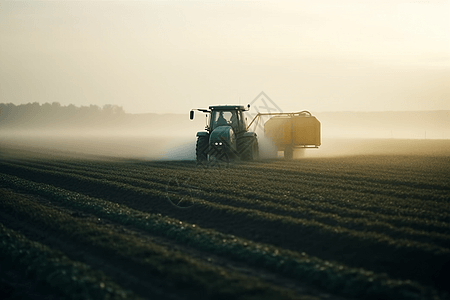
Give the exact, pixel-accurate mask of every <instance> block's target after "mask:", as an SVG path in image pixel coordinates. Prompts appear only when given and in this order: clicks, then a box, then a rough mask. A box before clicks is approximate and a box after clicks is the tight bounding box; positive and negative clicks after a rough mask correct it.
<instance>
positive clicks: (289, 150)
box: [284, 145, 294, 159]
mask: <svg viewBox="0 0 450 300" xmlns="http://www.w3.org/2000/svg"><path fill="white" fill-rule="evenodd" d="M293 158H294V148H293V147H292V146H290V145H289V146H286V148H285V149H284V159H293Z"/></svg>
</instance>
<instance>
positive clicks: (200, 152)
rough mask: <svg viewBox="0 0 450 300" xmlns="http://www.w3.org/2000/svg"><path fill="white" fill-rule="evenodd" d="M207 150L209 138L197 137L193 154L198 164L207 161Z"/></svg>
mask: <svg viewBox="0 0 450 300" xmlns="http://www.w3.org/2000/svg"><path fill="white" fill-rule="evenodd" d="M208 149H209V137H208V136H199V137H197V145H196V147H195V154H196V156H197V161H198V162H203V161H207V160H208Z"/></svg>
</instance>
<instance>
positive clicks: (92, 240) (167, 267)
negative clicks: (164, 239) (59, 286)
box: [0, 191, 296, 299]
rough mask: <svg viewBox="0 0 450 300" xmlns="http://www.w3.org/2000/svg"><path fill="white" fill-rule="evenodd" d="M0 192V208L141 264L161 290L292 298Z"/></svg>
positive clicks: (96, 222) (202, 296) (265, 285)
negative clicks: (162, 287)
mask: <svg viewBox="0 0 450 300" xmlns="http://www.w3.org/2000/svg"><path fill="white" fill-rule="evenodd" d="M0 195H1V196H3V198H4V199H5V200H4V201H2V202H1V203H0V207H1V208H2V211H3V212H6V213H8V214H10V215H12V216H15V217H19V218H23V219H26V220H27V222H31V223H32V224H33V226H36V227H42V228H45V230H46V232H56V233H57V234H59V235H60V236H64V237H65V238H67V239H68V240H66V241H65V242H66V243H67V242H71V243H77V244H79V245H83V248H84V251H88V252H90V253H95V252H97V253H101V255H102V257H107V258H109V257H113V258H114V260H116V259H118V261H120V262H125V265H126V266H127V267H130V266H133V265H135V266H136V267H135V268H136V269H137V268H138V269H141V270H143V272H141V273H143V275H141V276H144V278H145V280H146V281H148V285H151V282H152V281H157V282H158V286H164V285H165V287H166V289H167V291H169V290H170V289H175V290H177V292H180V293H182V294H184V295H186V296H187V295H189V294H191V295H190V296H191V297H195V298H196V299H225V298H226V296H227V295H229V294H232V295H233V297H234V298H235V299H248V298H252V299H253V297H256V298H258V299H275V298H276V299H295V298H296V297H295V296H294V295H293V293H292V292H288V291H287V290H284V289H280V288H278V287H275V286H272V285H271V284H268V283H267V282H263V281H261V280H259V279H257V278H253V277H248V276H243V275H240V274H237V273H235V272H231V271H226V270H225V269H222V268H220V267H217V266H213V265H210V264H205V263H202V262H200V261H198V260H196V259H194V258H192V257H189V256H187V255H185V254H182V253H181V252H177V251H170V250H167V249H166V248H164V247H162V246H159V245H157V244H154V243H152V242H150V241H149V240H143V239H142V237H139V236H134V235H132V234H124V233H121V232H119V231H117V230H116V229H115V228H114V227H111V226H105V224H103V223H102V222H101V219H99V218H96V219H94V220H92V221H91V220H89V219H86V218H77V217H74V216H72V215H71V214H69V213H67V212H64V211H61V210H57V209H55V208H51V207H47V206H44V205H41V204H39V203H37V202H35V201H31V200H28V199H26V198H24V197H21V196H20V195H17V194H13V193H7V192H1V191H0ZM90 201H95V199H90ZM119 209H120V208H119ZM156 296H161V295H156Z"/></svg>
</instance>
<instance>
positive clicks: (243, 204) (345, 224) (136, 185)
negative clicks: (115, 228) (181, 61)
mask: <svg viewBox="0 0 450 300" xmlns="http://www.w3.org/2000/svg"><path fill="white" fill-rule="evenodd" d="M22 168H26V169H28V170H33V171H36V172H40V173H43V174H54V176H59V177H60V178H63V177H69V178H75V177H78V178H81V179H82V180H87V181H88V182H92V181H94V180H96V181H101V182H103V183H105V184H107V185H115V186H121V187H122V189H125V188H128V189H132V190H133V189H134V190H135V191H134V192H136V191H138V190H139V191H140V192H144V193H150V196H159V197H164V196H165V195H161V193H159V195H155V194H154V193H152V191H160V192H161V191H163V192H164V191H165V190H166V188H167V184H166V185H164V184H162V183H160V182H155V181H153V180H154V177H150V178H149V179H151V180H152V181H148V180H149V179H147V180H144V179H143V178H140V179H135V178H133V176H122V175H118V174H115V173H114V172H109V173H96V172H93V171H85V172H81V173H80V172H78V175H77V172H73V171H71V172H70V173H71V174H70V175H67V174H66V173H67V170H66V172H62V171H63V170H59V171H52V170H47V171H45V170H38V169H36V168H30V167H25V166H24V167H22ZM224 186H225V187H224V188H226V186H227V185H224ZM203 188H204V187H203ZM216 188H217V187H216ZM171 189H173V191H172V192H176V193H178V195H173V197H182V196H180V195H183V194H184V195H188V196H194V197H195V198H194V199H190V200H191V201H196V202H197V203H202V204H205V205H209V206H216V207H217V204H218V205H220V206H222V208H223V207H228V208H229V207H230V206H232V207H234V209H235V210H242V209H247V210H250V211H252V212H253V211H257V212H260V213H265V214H268V215H270V216H281V217H282V218H286V217H289V218H292V220H295V221H297V223H298V221H299V220H301V221H303V222H310V223H315V224H322V225H324V226H340V227H341V228H342V229H343V230H345V229H348V230H351V231H352V232H353V233H354V234H355V233H357V232H362V231H364V235H366V236H367V235H369V236H370V234H378V235H382V236H386V237H387V238H388V239H397V240H408V243H409V244H413V243H421V244H423V245H424V246H426V247H428V248H430V247H438V248H439V247H445V248H447V247H448V246H449V244H450V236H449V235H448V234H444V233H445V232H446V230H448V224H446V225H447V226H446V228H445V227H444V228H443V230H442V232H444V233H439V232H433V231H431V232H430V231H424V230H420V229H412V228H407V227H400V228H399V227H395V226H392V225H391V224H389V222H386V221H384V222H383V221H379V220H373V219H372V220H370V219H367V218H366V217H365V216H361V215H358V216H356V217H346V216H340V215H338V214H337V213H336V212H333V213H331V212H329V213H324V212H321V211H317V210H315V209H311V208H309V207H307V208H305V207H302V206H301V205H299V206H300V207H297V208H292V207H289V206H283V205H281V204H277V203H275V202H269V201H264V200H260V199H259V197H255V198H248V197H244V196H242V195H239V194H237V193H236V194H234V195H233V194H230V195H226V194H222V193H219V192H215V191H213V190H206V191H204V190H203V189H199V190H197V191H196V192H195V194H194V193H192V191H191V188H190V187H189V186H176V185H175V186H171ZM210 199H214V200H213V203H211V200H210ZM199 201H201V202H199ZM292 201H293V200H292ZM305 201H306V200H305ZM296 202H297V203H299V204H300V203H302V202H304V201H299V200H297V201H296ZM317 206H319V205H318V204H316V207H317ZM444 224H445V223H444ZM447 232H448V231H447Z"/></svg>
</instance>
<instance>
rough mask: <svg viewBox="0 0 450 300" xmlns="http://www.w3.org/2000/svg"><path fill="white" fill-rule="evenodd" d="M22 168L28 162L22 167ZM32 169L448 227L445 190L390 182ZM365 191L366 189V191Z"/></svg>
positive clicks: (106, 167)
mask: <svg viewBox="0 0 450 300" xmlns="http://www.w3.org/2000/svg"><path fill="white" fill-rule="evenodd" d="M26 164H28V165H29V164H31V163H28V162H27V163H26ZM33 164H35V165H36V167H38V168H42V169H47V170H53V171H61V172H67V171H70V172H73V173H75V174H79V175H87V176H90V177H94V178H102V177H104V176H107V175H116V176H115V178H116V179H117V180H120V181H122V182H124V183H131V184H133V185H139V186H141V187H150V186H152V185H155V184H156V185H158V184H160V185H167V182H168V177H169V178H170V177H184V178H188V179H189V181H191V182H195V186H196V188H197V190H201V191H205V192H214V191H215V190H217V185H221V189H220V195H224V196H230V195H236V194H237V193H239V194H240V195H241V196H242V197H245V198H249V199H252V198H257V199H259V200H262V201H264V202H273V203H274V204H275V205H282V206H284V207H288V208H293V209H295V208H297V207H298V208H303V207H305V205H307V204H306V203H305V202H308V200H309V201H311V200H312V201H313V203H312V205H311V206H310V209H320V210H325V209H326V210H327V211H331V212H334V213H338V214H339V215H341V216H345V214H346V211H345V210H346V209H350V210H352V211H353V212H354V211H355V210H356V211H360V212H361V213H364V212H368V213H369V215H370V213H374V212H381V215H391V216H394V217H395V216H398V215H401V216H402V217H405V216H408V217H410V218H417V217H419V218H427V219H429V221H435V220H442V221H444V222H448V221H449V220H450V211H449V210H448V209H447V207H446V205H445V204H446V203H447V202H448V200H449V197H450V196H449V192H450V187H448V186H441V187H439V188H438V186H431V187H428V188H424V187H423V184H422V186H420V188H419V187H418V188H415V189H412V188H411V187H405V188H403V189H400V187H399V186H397V184H396V183H395V182H390V183H383V184H380V183H377V184H376V185H374V184H372V185H370V181H369V180H367V179H364V180H361V179H359V180H355V179H353V180H350V181H349V180H347V179H345V178H341V177H336V176H331V177H330V176H328V175H324V174H313V175H311V174H309V175H303V174H302V173H301V172H297V173H294V174H292V175H290V176H287V175H286V174H283V175H281V174H275V175H274V176H268V174H265V173H264V174H263V175H260V174H255V173H245V172H246V171H242V170H241V169H235V168H233V169H231V170H228V171H226V170H225V171H223V174H219V173H214V174H213V173H208V172H207V174H211V175H214V176H209V177H207V176H205V174H204V173H205V172H204V170H198V169H195V168H191V170H190V171H189V172H188V171H185V172H181V171H176V170H165V169H162V168H159V169H157V168H155V167H153V166H152V165H154V164H147V165H145V167H142V166H141V167H140V168H139V165H136V164H132V165H125V166H124V165H122V164H120V165H118V164H113V163H109V164H105V163H102V164H94V165H93V166H91V167H86V166H80V167H79V166H73V163H71V164H69V166H67V165H61V162H59V163H58V165H56V166H55V165H54V163H53V166H52V165H50V166H49V165H48V164H47V163H46V162H41V163H39V162H33ZM269 171H270V169H269ZM247 172H248V171H247ZM265 172H267V171H265ZM241 178H247V180H246V182H247V183H243V182H242V181H241V180H240V179H241ZM324 178H325V179H324ZM224 180H225V181H226V180H228V182H229V183H230V184H226V185H225V184H220V183H221V182H223V181H224ZM324 180H325V181H324ZM370 186H372V188H369V187H370ZM361 187H364V189H363V190H361ZM216 199H217V200H220V199H218V198H216ZM299 200H302V201H299ZM330 202H335V203H339V205H336V206H331V207H329V209H327V208H326V207H327V206H329V203H330ZM322 207H323V208H322ZM336 209H337V211H336ZM327 211H324V212H327ZM350 213H351V212H350ZM343 214H344V215H343ZM375 217H378V216H375ZM377 219H378V218H377Z"/></svg>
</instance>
